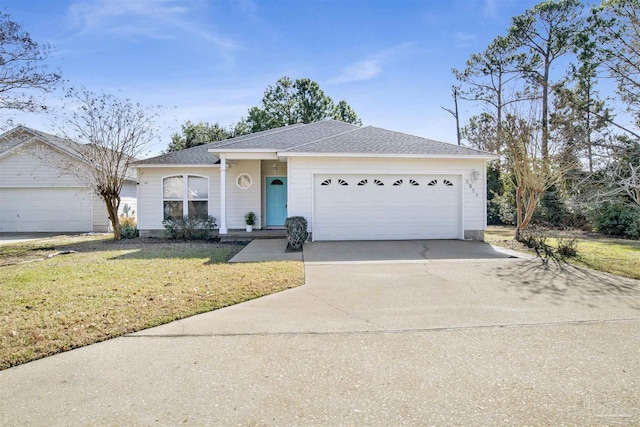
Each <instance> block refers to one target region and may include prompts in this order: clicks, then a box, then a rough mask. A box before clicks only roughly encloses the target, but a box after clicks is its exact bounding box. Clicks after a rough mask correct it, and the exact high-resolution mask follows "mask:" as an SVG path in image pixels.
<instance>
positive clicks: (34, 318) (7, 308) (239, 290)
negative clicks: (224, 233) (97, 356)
mask: <svg viewBox="0 0 640 427" xmlns="http://www.w3.org/2000/svg"><path fill="white" fill-rule="evenodd" d="M241 248H242V246H239V245H232V244H213V243H208V242H167V241H157V240H156V241H152V240H144V239H136V240H123V241H120V242H114V241H111V240H110V238H109V237H106V236H82V237H56V238H50V239H43V240H40V241H37V242H34V243H28V244H15V245H5V246H0V369H6V368H8V367H11V366H15V365H18V364H21V363H25V362H28V361H30V360H34V359H38V358H41V357H45V356H49V355H52V354H55V353H58V352H61V351H65V350H69V349H72V348H76V347H80V346H84V345H87V344H91V343H95V342H98V341H102V340H105V339H108V338H113V337H117V336H120V335H123V334H126V333H129V332H134V331H138V330H141V329H145V328H148V327H151V326H156V325H160V324H163V323H167V322H170V321H173V320H176V319H180V318H184V317H188V316H192V315H194V314H198V313H203V312H207V311H211V310H215V309H218V308H221V307H225V306H228V305H232V304H237V303H240V302H243V301H247V300H250V299H253V298H257V297H260V296H263V295H268V294H271V293H274V292H279V291H282V290H285V289H289V288H293V287H296V286H299V285H302V284H303V282H304V270H303V265H302V263H301V262H291V261H289V262H263V263H249V264H227V263H226V261H227V260H229V259H230V258H231V257H232V256H233V255H235V254H236V253H237V252H238V251H239V250H240V249H241ZM64 251H75V252H71V253H68V254H60V255H57V256H54V257H52V258H47V255H50V254H54V253H58V252H64Z"/></svg>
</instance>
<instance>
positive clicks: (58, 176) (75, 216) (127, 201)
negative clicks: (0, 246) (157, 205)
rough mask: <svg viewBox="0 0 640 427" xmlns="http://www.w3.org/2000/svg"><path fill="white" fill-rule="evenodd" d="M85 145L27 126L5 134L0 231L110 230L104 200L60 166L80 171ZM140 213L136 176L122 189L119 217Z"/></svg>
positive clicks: (0, 148)
mask: <svg viewBox="0 0 640 427" xmlns="http://www.w3.org/2000/svg"><path fill="white" fill-rule="evenodd" d="M81 146H82V145H81V144H77V143H75V142H72V141H69V140H67V139H63V138H59V137H57V136H54V135H50V134H48V133H45V132H40V131H37V130H35V129H30V128H28V127H25V126H18V127H16V128H14V129H12V130H10V131H8V132H6V133H4V134H2V135H0V232H91V231H108V230H109V229H110V222H109V217H108V215H107V209H106V206H105V204H104V202H103V201H102V199H101V198H100V197H99V196H98V195H96V194H95V192H93V191H92V190H91V189H90V188H89V187H88V186H87V185H86V183H84V182H81V181H80V180H79V179H78V178H77V177H75V176H73V175H71V174H69V173H65V172H64V168H61V167H60V166H61V165H63V164H64V165H73V164H77V165H78V167H80V164H81V162H82V160H81V159H80V158H79V157H78V156H77V154H76V150H77V149H78V147H81ZM132 175H133V174H132ZM136 210H137V196H136V181H135V177H133V176H132V177H131V179H129V180H127V182H126V183H125V185H124V186H123V189H122V193H121V202H120V213H121V214H125V215H129V216H135V214H136Z"/></svg>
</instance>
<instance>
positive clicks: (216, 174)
mask: <svg viewBox="0 0 640 427" xmlns="http://www.w3.org/2000/svg"><path fill="white" fill-rule="evenodd" d="M227 173H229V172H227ZM174 175H198V176H204V177H207V178H209V215H211V216H213V217H215V218H216V222H217V223H218V225H220V169H219V168H218V167H197V168H194V167H191V168H184V169H182V168H144V167H141V168H139V169H138V204H137V211H138V212H137V215H136V216H137V219H138V229H139V230H164V227H163V226H162V220H163V203H162V179H163V178H165V177H168V176H174Z"/></svg>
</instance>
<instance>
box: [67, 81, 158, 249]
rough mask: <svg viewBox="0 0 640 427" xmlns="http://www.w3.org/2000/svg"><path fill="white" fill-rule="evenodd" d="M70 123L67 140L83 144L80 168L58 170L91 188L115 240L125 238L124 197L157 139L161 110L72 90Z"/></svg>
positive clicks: (68, 94) (70, 91) (73, 166)
mask: <svg viewBox="0 0 640 427" xmlns="http://www.w3.org/2000/svg"><path fill="white" fill-rule="evenodd" d="M67 97H68V98H69V99H70V100H71V103H70V106H68V107H67V109H66V110H67V113H68V114H67V116H66V117H65V119H64V121H65V125H66V126H65V128H66V129H67V130H66V131H65V136H66V137H67V138H69V139H70V140H72V141H78V142H84V143H86V144H81V145H79V146H78V148H77V150H76V155H77V157H78V158H80V159H81V160H83V161H82V162H81V166H80V167H78V163H77V162H74V163H68V164H66V165H59V167H60V168H62V169H63V170H64V171H65V172H67V173H70V174H73V175H75V176H77V177H78V178H79V179H81V180H82V181H83V182H85V183H86V185H87V186H89V187H91V188H92V189H93V190H94V191H95V192H96V194H98V196H100V198H102V200H103V201H104V203H105V205H106V208H107V213H108V215H109V221H110V222H111V226H112V228H113V238H114V239H115V240H119V239H120V238H121V230H120V224H119V219H118V208H119V207H120V191H121V190H122V186H123V184H124V182H125V181H126V179H127V178H128V177H130V176H131V175H132V173H133V170H132V169H131V167H130V166H131V163H132V162H133V161H135V158H136V157H137V156H139V155H141V154H143V152H144V151H145V150H146V148H147V146H148V144H149V143H150V142H151V141H152V140H153V139H154V138H155V136H156V134H157V128H156V127H155V124H154V122H155V120H156V119H157V118H158V109H157V107H145V106H143V105H140V104H138V103H134V102H132V101H131V100H129V99H119V98H116V97H114V96H113V95H108V94H96V93H93V92H91V91H89V90H87V89H80V90H76V89H71V90H69V91H68V93H67Z"/></svg>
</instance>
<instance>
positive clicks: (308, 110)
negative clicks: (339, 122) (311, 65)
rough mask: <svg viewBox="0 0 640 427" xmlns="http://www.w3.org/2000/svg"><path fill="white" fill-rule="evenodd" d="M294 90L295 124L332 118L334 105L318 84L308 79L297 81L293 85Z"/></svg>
mask: <svg viewBox="0 0 640 427" xmlns="http://www.w3.org/2000/svg"><path fill="white" fill-rule="evenodd" d="M293 87H294V89H295V90H296V92H295V94H294V99H295V100H296V101H297V108H296V109H297V114H298V117H299V118H298V121H297V123H313V122H319V121H320V120H323V119H326V118H329V117H332V116H333V113H334V109H335V107H334V105H333V101H332V100H331V98H329V97H328V96H327V95H325V94H324V92H323V91H322V89H320V86H319V85H318V83H316V82H314V81H312V80H309V79H298V80H296V81H295V83H294V85H293Z"/></svg>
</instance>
